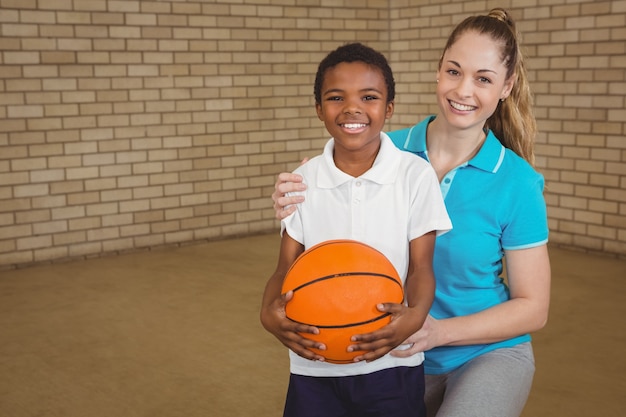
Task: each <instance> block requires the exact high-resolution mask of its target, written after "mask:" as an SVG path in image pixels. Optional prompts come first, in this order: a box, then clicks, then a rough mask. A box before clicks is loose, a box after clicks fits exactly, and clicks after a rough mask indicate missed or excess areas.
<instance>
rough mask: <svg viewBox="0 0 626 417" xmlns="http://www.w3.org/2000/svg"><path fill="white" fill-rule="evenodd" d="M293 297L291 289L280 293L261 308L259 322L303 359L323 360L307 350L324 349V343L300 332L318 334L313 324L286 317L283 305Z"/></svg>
mask: <svg viewBox="0 0 626 417" xmlns="http://www.w3.org/2000/svg"><path fill="white" fill-rule="evenodd" d="M292 298H293V291H289V292H287V293H286V294H283V295H281V296H280V297H279V298H277V299H275V300H274V302H272V304H271V305H270V306H268V307H267V308H264V309H262V310H261V323H262V324H263V327H265V329H267V331H269V332H270V333H272V334H273V335H274V336H275V337H276V338H277V339H278V340H279V341H280V342H281V343H282V344H283V345H285V346H286V347H288V348H289V349H291V350H292V351H293V352H295V353H296V354H298V355H299V356H302V357H303V358H305V359H310V360H314V361H324V357H323V356H320V355H318V354H316V353H315V352H313V351H311V350H309V349H311V348H315V349H319V350H325V349H326V346H324V344H322V343H319V342H315V341H313V340H310V339H307V338H305V337H303V336H302V335H301V334H300V333H310V334H319V329H318V328H317V327H314V326H308V325H305V324H299V323H295V322H293V321H291V320H289V319H288V318H287V314H286V312H285V306H286V305H287V303H288V302H289V300H291V299H292Z"/></svg>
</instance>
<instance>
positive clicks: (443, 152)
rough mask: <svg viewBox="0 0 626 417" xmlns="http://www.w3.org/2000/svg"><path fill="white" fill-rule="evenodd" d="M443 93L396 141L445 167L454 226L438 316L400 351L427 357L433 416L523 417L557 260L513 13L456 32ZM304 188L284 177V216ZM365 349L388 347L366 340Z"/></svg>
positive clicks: (473, 20)
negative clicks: (431, 111) (551, 254)
mask: <svg viewBox="0 0 626 417" xmlns="http://www.w3.org/2000/svg"><path fill="white" fill-rule="evenodd" d="M436 94H437V102H438V106H439V112H438V114H437V115H436V116H431V117H428V118H426V119H425V120H423V121H422V122H421V123H418V124H417V125H415V126H413V127H411V128H408V129H402V130H399V131H395V132H390V133H389V136H390V137H391V138H392V140H393V141H394V143H395V144H396V146H398V147H399V148H401V149H403V150H406V151H409V152H413V153H416V154H418V155H420V156H421V157H423V158H425V159H426V160H428V161H429V162H430V163H431V165H432V166H433V167H434V169H435V171H436V172H437V175H438V178H439V181H440V186H441V191H442V194H443V196H444V198H445V203H446V208H447V210H448V213H449V216H450V218H451V220H452V224H453V230H452V231H450V232H448V233H447V234H445V235H443V236H441V237H439V238H437V242H436V247H435V255H434V260H433V267H434V271H435V277H436V282H437V290H436V294H435V301H434V303H433V307H432V309H431V310H430V315H429V317H428V318H427V320H426V323H425V324H424V326H423V327H422V329H420V330H419V331H418V332H417V333H415V334H413V335H412V336H411V337H409V339H407V341H406V342H407V343H411V344H413V346H412V348H410V349H409V350H404V351H395V352H394V353H393V354H394V355H397V356H405V355H411V354H413V353H415V352H419V351H425V352H426V360H425V371H426V398H425V401H426V406H427V410H428V415H429V416H437V417H453V416H454V417H456V416H458V417H471V416H476V417H489V416H493V417H508V416H511V417H514V416H519V415H520V414H521V412H522V409H523V407H524V404H525V403H526V400H527V398H528V394H529V392H530V387H531V384H532V378H533V375H534V369H535V368H534V357H533V352H532V347H531V344H530V335H529V333H530V332H533V331H537V330H539V329H541V328H542V327H543V326H544V325H545V323H546V321H547V317H548V309H549V301H550V300H549V299H550V263H549V258H548V251H547V246H546V244H547V240H548V227H547V216H546V206H545V201H544V199H543V185H544V181H543V177H542V176H541V175H540V174H538V173H537V172H536V171H535V170H534V169H533V167H532V163H533V142H534V138H535V135H536V124H535V120H534V117H533V115H532V112H531V107H530V106H531V96H530V89H529V87H528V80H527V74H526V70H525V67H524V62H523V57H522V54H521V51H520V47H519V43H518V34H517V31H516V29H515V23H514V22H513V20H512V19H511V18H510V16H509V15H508V13H507V12H506V11H505V10H503V9H493V10H492V11H491V12H490V13H489V14H488V15H486V16H472V17H469V18H467V19H466V20H464V21H463V22H461V23H460V24H459V25H458V26H457V27H456V28H455V29H454V30H453V32H452V33H451V35H450V37H449V38H448V42H447V44H446V46H445V48H444V51H443V54H442V57H441V59H440V61H439V68H438V71H437V89H436ZM299 181H300V178H299V177H298V176H295V175H293V174H287V173H282V174H280V175H279V177H278V181H277V183H276V190H275V192H274V194H273V195H272V198H273V200H274V207H275V209H276V212H277V217H278V218H284V217H286V216H288V215H290V214H291V213H292V212H293V211H295V210H296V206H295V205H297V203H299V202H301V201H302V197H295V196H294V197H289V196H285V194H286V193H288V192H292V191H298V190H303V189H305V188H306V187H305V186H304V185H303V184H301V183H299ZM504 261H505V262H504ZM504 265H506V276H507V278H506V279H503V278H501V275H502V272H503V269H504ZM357 348H358V349H363V350H370V351H371V350H375V349H376V348H377V345H376V343H375V342H374V341H373V338H370V337H369V336H368V335H363V336H361V337H360V338H359V340H358V341H357Z"/></svg>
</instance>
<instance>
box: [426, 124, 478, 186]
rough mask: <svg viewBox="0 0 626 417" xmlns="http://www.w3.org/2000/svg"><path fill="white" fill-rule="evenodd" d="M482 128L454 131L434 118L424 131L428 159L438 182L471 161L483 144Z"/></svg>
mask: <svg viewBox="0 0 626 417" xmlns="http://www.w3.org/2000/svg"><path fill="white" fill-rule="evenodd" d="M486 137H487V135H486V134H485V132H484V130H483V129H482V127H480V126H479V127H476V128H473V129H456V128H451V127H450V126H449V125H447V124H446V123H445V121H442V120H441V119H440V118H439V117H437V118H435V120H433V121H432V122H431V123H430V124H429V125H428V129H427V130H426V149H428V159H429V160H430V163H431V165H432V166H433V168H435V171H436V172H437V176H438V177H439V181H441V180H442V179H443V177H444V176H445V175H446V174H447V173H448V172H450V171H451V170H452V169H454V168H456V167H458V166H459V165H461V164H463V163H465V162H467V161H469V160H470V159H472V158H473V157H474V156H475V155H476V154H477V153H478V151H479V150H480V147H481V146H482V144H483V143H484V142H485V139H486Z"/></svg>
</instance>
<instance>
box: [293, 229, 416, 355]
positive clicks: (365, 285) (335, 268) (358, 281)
mask: <svg viewBox="0 0 626 417" xmlns="http://www.w3.org/2000/svg"><path fill="white" fill-rule="evenodd" d="M289 290H293V292H294V294H293V298H292V299H291V300H290V301H289V302H288V303H287V305H286V308H285V311H286V314H287V317H288V318H289V319H291V320H293V321H295V322H297V323H302V324H308V325H311V326H316V327H318V328H319V331H320V333H319V334H318V335H314V334H309V333H306V334H302V336H304V337H306V338H308V339H311V340H315V341H318V342H322V343H324V344H325V345H326V350H324V351H322V350H317V349H313V350H314V351H316V353H319V354H320V355H322V356H324V357H325V358H326V361H327V362H331V363H337V364H346V363H352V360H353V359H354V358H355V357H356V356H358V355H360V354H362V353H364V352H363V351H354V352H348V351H347V348H348V346H349V345H351V344H353V342H351V341H350V338H351V337H352V336H353V335H355V334H363V333H369V332H373V331H374V330H377V329H379V328H381V327H383V326H384V325H386V324H388V323H389V322H390V320H391V316H390V315H389V313H383V312H380V311H378V310H377V309H376V305H377V304H379V303H401V302H402V300H403V298H404V291H403V287H402V281H401V279H400V277H399V276H398V273H397V271H396V269H395V268H394V266H393V264H392V263H391V262H390V261H389V260H388V259H387V258H386V257H385V255H383V254H382V253H381V252H379V251H378V250H376V249H374V248H372V247H371V246H368V245H366V244H364V243H360V242H357V241H354V240H329V241H326V242H322V243H319V244H317V245H315V246H313V247H311V248H309V249H307V250H306V251H304V252H303V253H302V254H301V255H300V256H299V257H298V258H297V259H296V260H295V262H294V263H293V265H291V268H290V269H289V271H287V274H286V276H285V280H284V281H283V287H282V291H283V294H284V293H286V292H287V291H289Z"/></svg>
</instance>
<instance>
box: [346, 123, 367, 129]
mask: <svg viewBox="0 0 626 417" xmlns="http://www.w3.org/2000/svg"><path fill="white" fill-rule="evenodd" d="M343 127H345V128H346V129H359V128H361V127H365V125H364V124H362V123H346V124H344V125H343Z"/></svg>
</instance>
